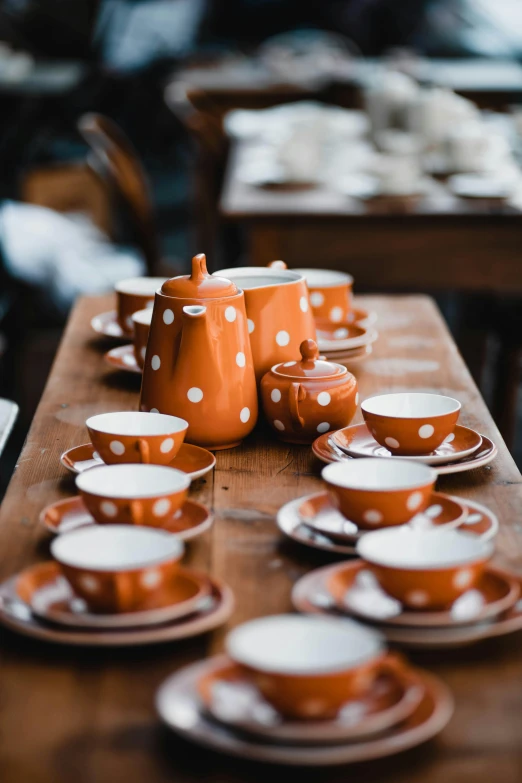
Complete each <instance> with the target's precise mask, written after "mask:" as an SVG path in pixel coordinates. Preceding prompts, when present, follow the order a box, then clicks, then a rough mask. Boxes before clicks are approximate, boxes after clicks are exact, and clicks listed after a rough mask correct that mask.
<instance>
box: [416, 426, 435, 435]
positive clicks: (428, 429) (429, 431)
mask: <svg viewBox="0 0 522 783" xmlns="http://www.w3.org/2000/svg"><path fill="white" fill-rule="evenodd" d="M434 432H435V427H434V426H433V425H432V424H423V425H422V427H419V436H420V437H421V438H431V436H432V435H433V433H434Z"/></svg>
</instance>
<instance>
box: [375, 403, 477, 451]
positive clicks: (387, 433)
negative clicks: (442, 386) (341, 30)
mask: <svg viewBox="0 0 522 783" xmlns="http://www.w3.org/2000/svg"><path fill="white" fill-rule="evenodd" d="M460 408H461V405H460V402H459V401H458V400H454V399H453V398H452V397H444V396H442V395H439V394H423V393H419V392H399V393H396V394H381V395H378V396H376V397H370V398H369V399H367V400H364V402H362V403H361V410H362V414H363V416H364V420H365V422H366V425H367V426H368V429H369V430H370V432H371V433H372V435H373V437H374V438H375V440H376V441H377V442H378V443H380V444H381V446H385V447H386V448H387V449H389V450H390V451H391V453H392V454H397V455H399V456H406V455H416V454H417V455H421V454H430V453H431V452H432V451H435V449H436V448H437V447H438V446H440V445H441V444H442V442H443V441H444V440H446V439H447V438H451V436H452V435H453V431H454V429H455V425H456V423H457V419H458V417H459V413H460Z"/></svg>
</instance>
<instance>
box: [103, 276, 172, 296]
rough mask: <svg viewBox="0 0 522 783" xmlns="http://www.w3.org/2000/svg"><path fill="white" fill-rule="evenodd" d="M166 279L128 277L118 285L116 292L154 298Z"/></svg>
mask: <svg viewBox="0 0 522 783" xmlns="http://www.w3.org/2000/svg"><path fill="white" fill-rule="evenodd" d="M166 279H167V278H165V277H128V278H127V279H126V280H120V281H119V282H118V283H116V285H115V286H114V290H115V291H117V292H118V293H119V294H134V295H137V296H154V294H155V293H156V291H157V290H158V288H161V286H162V285H163V283H164V282H165V280H166Z"/></svg>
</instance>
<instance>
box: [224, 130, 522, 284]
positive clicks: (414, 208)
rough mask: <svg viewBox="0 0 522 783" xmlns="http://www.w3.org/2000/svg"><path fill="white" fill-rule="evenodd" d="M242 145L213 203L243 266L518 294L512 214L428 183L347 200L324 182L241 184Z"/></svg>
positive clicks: (245, 145) (518, 233) (516, 220)
mask: <svg viewBox="0 0 522 783" xmlns="http://www.w3.org/2000/svg"><path fill="white" fill-rule="evenodd" d="M249 147H250V142H238V143H237V144H235V146H234V148H233V149H232V150H231V154H230V156H229V161H228V165H227V172H226V177H225V182H224V186H223V190H222V194H221V200H220V213H221V216H222V217H223V218H224V219H225V220H226V221H227V222H233V223H235V224H236V225H238V226H240V227H241V228H242V229H244V230H245V233H246V243H247V248H248V257H249V259H250V263H251V264H252V265H261V266H265V265H266V264H267V263H268V261H270V260H272V259H274V258H283V259H284V260H285V261H286V262H287V263H288V265H289V266H290V267H292V266H297V267H325V268H332V269H343V270H345V271H347V272H350V274H352V275H353V276H354V277H355V279H356V280H357V285H359V286H362V287H366V288H370V289H372V288H373V289H375V288H379V289H382V290H385V291H389V290H402V291H404V290H415V291H425V290H437V289H439V290H459V289H460V290H465V291H488V292H492V291H496V292H504V293H509V294H516V293H518V294H520V293H522V262H521V260H520V253H519V246H520V240H521V237H522V216H521V213H520V210H518V209H515V208H514V207H511V206H508V205H504V204H503V203H502V202H501V201H499V202H494V201H491V200H489V201H486V200H482V199H474V200H473V199H463V198H458V197H456V196H454V195H452V193H451V192H450V191H449V188H448V187H447V186H446V185H445V184H444V183H443V182H439V181H435V180H433V181H432V182H431V184H430V185H429V187H428V190H427V192H426V194H425V195H424V196H421V197H408V198H399V197H394V198H390V197H388V198H384V197H379V198H374V199H370V200H368V201H361V200H359V199H354V198H350V197H348V196H345V195H344V194H342V193H340V192H339V191H338V190H335V189H334V188H333V187H332V186H330V185H329V184H324V185H320V186H318V187H314V188H310V189H301V190H297V189H296V190H280V189H279V190H278V189H270V188H260V187H254V186H252V185H249V184H247V183H246V182H244V181H243V180H242V177H241V170H242V167H243V164H244V161H245V160H246V159H248V157H249V152H250V149H249Z"/></svg>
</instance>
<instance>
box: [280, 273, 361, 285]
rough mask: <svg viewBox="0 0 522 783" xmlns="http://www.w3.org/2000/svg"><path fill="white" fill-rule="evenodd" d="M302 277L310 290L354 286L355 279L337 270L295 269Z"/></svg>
mask: <svg viewBox="0 0 522 783" xmlns="http://www.w3.org/2000/svg"><path fill="white" fill-rule="evenodd" d="M293 271H294V272H297V273H298V274H300V275H302V276H303V277H304V279H305V280H306V283H307V285H308V288H333V287H334V286H338V285H352V283H353V277H352V276H351V275H347V274H345V273H344V272H337V270H335V269H294V270H293Z"/></svg>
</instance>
